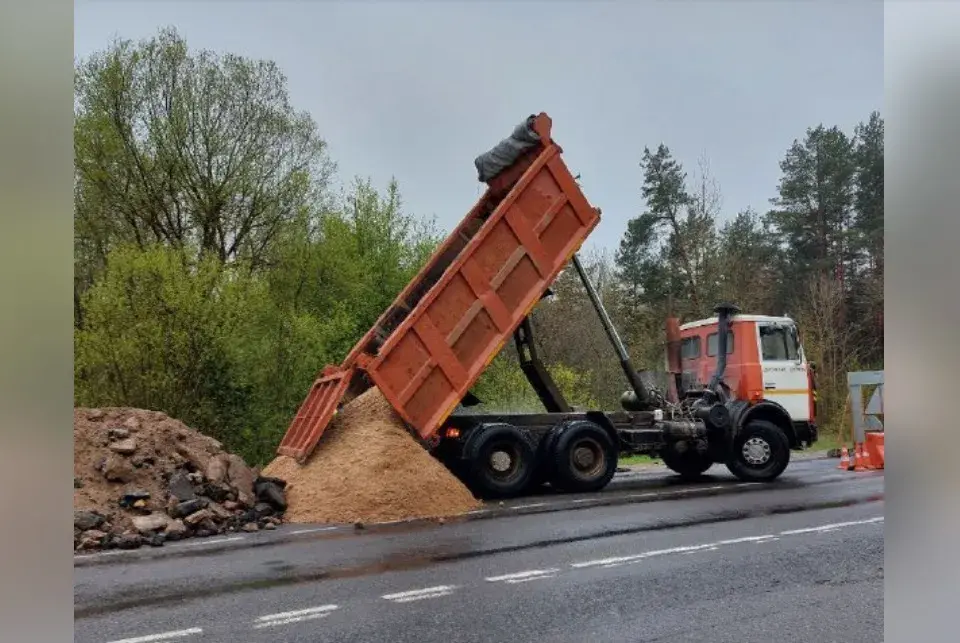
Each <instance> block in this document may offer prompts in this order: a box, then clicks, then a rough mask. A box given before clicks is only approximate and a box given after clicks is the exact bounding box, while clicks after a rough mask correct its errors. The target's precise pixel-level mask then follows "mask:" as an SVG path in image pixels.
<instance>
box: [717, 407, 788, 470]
mask: <svg viewBox="0 0 960 643" xmlns="http://www.w3.org/2000/svg"><path fill="white" fill-rule="evenodd" d="M789 463H790V442H789V440H788V439H787V436H786V434H785V433H784V432H783V430H782V429H781V428H780V427H778V426H777V425H776V424H774V423H772V422H767V421H766V420H752V421H750V422H748V423H747V424H746V426H744V427H743V428H742V429H741V430H740V433H739V434H738V435H737V437H736V438H735V439H734V441H733V452H732V453H730V455H729V458H728V460H727V468H728V469H729V470H730V473H732V474H733V475H735V476H737V477H738V478H740V479H741V480H744V481H746V482H770V481H772V480H775V479H776V478H777V477H779V476H780V474H781V473H783V471H784V469H786V468H787V464H789Z"/></svg>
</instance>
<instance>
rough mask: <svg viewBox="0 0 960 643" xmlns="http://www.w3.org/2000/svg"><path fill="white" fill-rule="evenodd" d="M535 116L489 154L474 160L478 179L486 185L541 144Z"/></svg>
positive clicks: (529, 118) (530, 117) (518, 127)
mask: <svg viewBox="0 0 960 643" xmlns="http://www.w3.org/2000/svg"><path fill="white" fill-rule="evenodd" d="M535 119H536V117H535V116H529V117H527V119H526V120H525V121H523V122H522V123H520V124H519V125H517V126H516V127H515V128H514V129H513V133H512V134H511V135H510V136H509V137H508V138H505V139H503V140H502V141H500V142H499V143H497V145H496V147H494V148H493V149H492V150H490V151H489V152H486V153H484V154H481V155H480V156H478V157H477V158H476V159H474V161H473V164H474V165H475V166H476V168H477V179H478V180H479V181H481V182H482V183H486V182H487V181H489V180H490V179H492V178H493V177H495V176H496V175H498V174H500V172H502V171H503V170H504V169H506V168H508V167H510V166H511V165H513V164H514V163H515V162H516V160H517V159H518V158H519V157H520V155H521V154H523V153H524V152H526V151H527V150H528V149H530V148H531V147H533V146H534V145H536V144H537V143H539V142H540V136H539V135H538V134H537V133H536V132H535V131H534V129H533V123H534V120H535Z"/></svg>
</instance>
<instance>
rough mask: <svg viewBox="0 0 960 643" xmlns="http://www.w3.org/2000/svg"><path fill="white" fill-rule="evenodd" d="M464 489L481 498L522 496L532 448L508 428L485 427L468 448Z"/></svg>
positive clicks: (530, 473)
mask: <svg viewBox="0 0 960 643" xmlns="http://www.w3.org/2000/svg"><path fill="white" fill-rule="evenodd" d="M468 460H469V475H468V485H469V486H470V487H471V488H472V490H473V491H474V493H477V494H478V495H480V496H481V497H484V498H509V497H513V496H518V495H520V494H522V493H523V492H524V490H525V489H526V488H527V486H528V485H529V484H530V480H531V478H532V477H533V472H534V467H535V465H536V459H535V457H534V452H533V447H531V446H530V444H529V443H528V442H527V441H526V440H525V439H524V437H523V434H522V433H520V431H519V430H518V429H517V428H516V427H514V426H511V425H509V424H496V425H492V426H489V427H487V428H486V429H485V430H483V432H482V433H480V435H478V436H477V440H476V442H475V443H474V444H473V445H471V448H470V453H469V455H468Z"/></svg>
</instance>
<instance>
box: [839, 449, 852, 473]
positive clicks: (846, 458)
mask: <svg viewBox="0 0 960 643" xmlns="http://www.w3.org/2000/svg"><path fill="white" fill-rule="evenodd" d="M837 468H838V469H840V470H842V471H849V470H850V452H849V451H847V447H846V445H844V447H843V448H842V449H840V466H838V467H837Z"/></svg>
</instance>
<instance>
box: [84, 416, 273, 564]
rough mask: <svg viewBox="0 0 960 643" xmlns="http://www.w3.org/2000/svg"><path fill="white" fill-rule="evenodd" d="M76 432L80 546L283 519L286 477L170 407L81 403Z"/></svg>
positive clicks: (128, 544) (157, 539)
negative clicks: (263, 471) (248, 459)
mask: <svg viewBox="0 0 960 643" xmlns="http://www.w3.org/2000/svg"><path fill="white" fill-rule="evenodd" d="M73 440H74V459H73V475H74V485H73V486H74V491H73V508H74V547H75V548H79V549H96V548H100V547H107V548H110V547H121V548H130V549H132V548H135V547H139V546H140V545H142V544H144V543H148V544H151V545H161V544H163V542H164V541H165V540H167V539H179V538H188V537H190V536H209V535H213V534H216V533H221V532H223V531H234V530H237V529H244V530H246V531H253V530H256V529H260V528H264V527H267V525H268V524H269V525H271V527H274V526H276V524H279V522H280V520H279V518H277V517H276V514H277V513H279V512H282V511H283V509H284V508H285V503H284V499H283V491H282V489H283V485H284V483H283V481H282V480H267V479H263V478H260V477H259V476H258V475H257V473H256V471H255V470H253V469H251V468H249V467H248V466H247V465H246V464H245V463H244V461H243V459H242V458H240V457H239V456H237V455H234V454H231V453H227V452H226V451H224V449H223V447H222V445H221V444H220V443H219V442H217V441H216V440H214V439H213V438H210V437H207V436H205V435H202V434H201V433H199V432H197V431H195V430H193V429H191V428H190V427H188V426H186V425H185V424H183V423H182V422H180V421H178V420H175V419H173V418H171V417H169V416H167V415H165V414H164V413H159V412H156V411H144V410H140V409H129V408H105V409H86V408H77V409H74V412H73ZM268 528H270V527H268Z"/></svg>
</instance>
